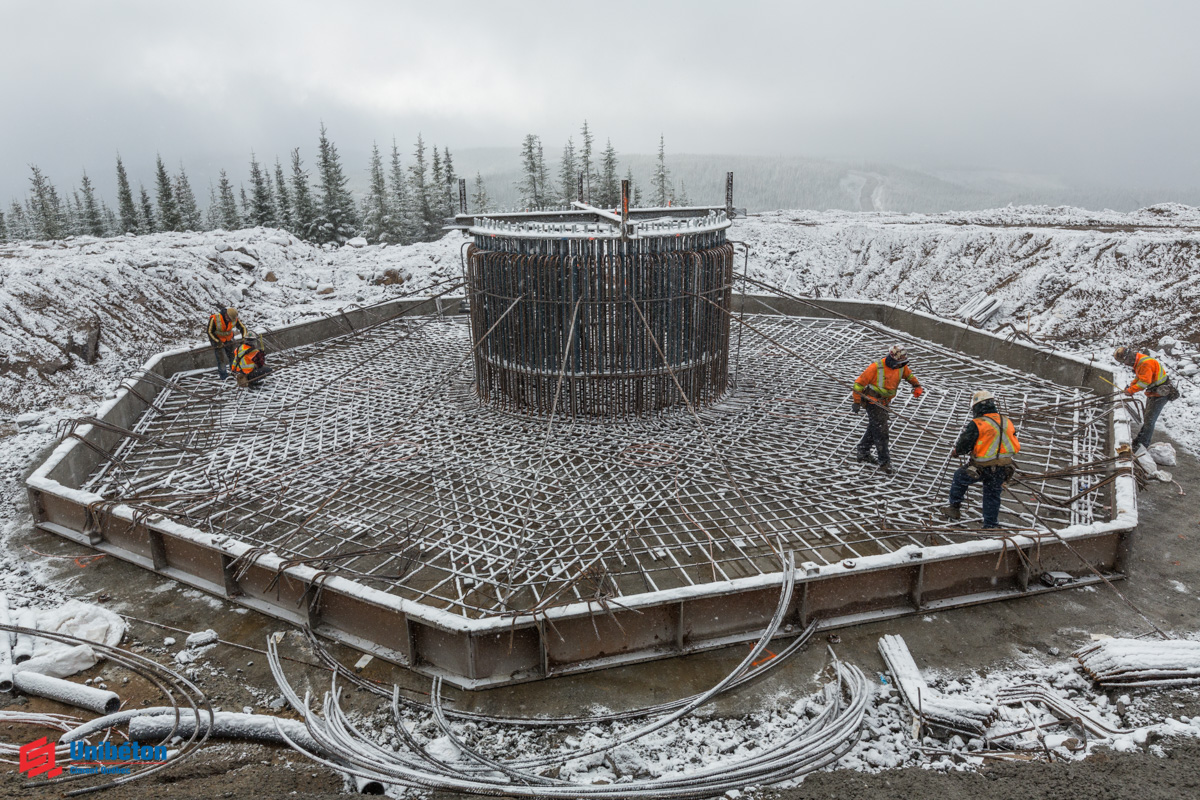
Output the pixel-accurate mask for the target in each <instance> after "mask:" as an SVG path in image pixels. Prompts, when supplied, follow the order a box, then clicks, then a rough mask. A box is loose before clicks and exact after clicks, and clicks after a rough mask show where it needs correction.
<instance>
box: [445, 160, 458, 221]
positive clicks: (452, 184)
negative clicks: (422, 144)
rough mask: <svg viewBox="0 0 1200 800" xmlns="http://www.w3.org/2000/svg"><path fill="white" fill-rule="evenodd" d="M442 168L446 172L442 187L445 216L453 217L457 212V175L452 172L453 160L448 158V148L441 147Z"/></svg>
mask: <svg viewBox="0 0 1200 800" xmlns="http://www.w3.org/2000/svg"><path fill="white" fill-rule="evenodd" d="M442 155H443V156H444V159H443V164H444V166H443V169H444V170H445V172H446V185H445V186H444V187H443V188H444V189H445V192H444V193H443V196H444V197H445V198H446V213H445V214H444V215H443V216H445V217H453V216H454V215H455V214H457V213H458V175H457V174H455V172H454V161H453V159H451V158H450V148H449V147H443V148H442Z"/></svg>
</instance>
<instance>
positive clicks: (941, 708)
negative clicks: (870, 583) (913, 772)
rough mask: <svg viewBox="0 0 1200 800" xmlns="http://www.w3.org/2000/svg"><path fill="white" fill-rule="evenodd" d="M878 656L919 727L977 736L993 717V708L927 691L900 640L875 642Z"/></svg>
mask: <svg viewBox="0 0 1200 800" xmlns="http://www.w3.org/2000/svg"><path fill="white" fill-rule="evenodd" d="M879 653H880V655H882V656H883V660H884V661H885V662H887V665H888V670H889V671H890V672H891V673H892V677H893V678H894V679H895V681H896V685H897V687H898V688H899V689H900V694H901V696H902V697H903V698H904V702H905V704H906V705H907V706H908V707H909V708H910V709H911V710H912V712H913V713H914V714H916V715H917V716H918V717H919V718H920V720H921V723H922V724H923V725H932V726H933V727H935V728H943V729H945V730H950V731H955V732H957V733H963V734H967V735H969V736H981V735H983V732H984V731H985V730H986V729H987V726H988V723H990V722H991V721H992V720H993V719H994V718H995V716H996V708H995V707H994V706H992V705H988V704H987V703H977V702H975V701H974V700H968V699H966V698H963V697H950V696H947V695H944V694H942V693H941V692H938V691H936V690H935V689H932V688H930V687H929V684H927V683H925V679H924V678H922V677H921V671H920V670H919V669H917V662H916V661H914V660H913V657H912V654H911V653H909V651H908V645H907V644H905V643H904V637H902V636H891V635H887V636H884V637H882V638H881V639H880V640H879Z"/></svg>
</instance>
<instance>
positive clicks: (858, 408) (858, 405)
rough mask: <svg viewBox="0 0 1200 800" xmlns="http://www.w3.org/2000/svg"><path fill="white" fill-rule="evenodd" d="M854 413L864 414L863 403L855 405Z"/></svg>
mask: <svg viewBox="0 0 1200 800" xmlns="http://www.w3.org/2000/svg"><path fill="white" fill-rule="evenodd" d="M854 413H855V414H861V413H862V403H855V404H854Z"/></svg>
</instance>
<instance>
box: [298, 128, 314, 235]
mask: <svg viewBox="0 0 1200 800" xmlns="http://www.w3.org/2000/svg"><path fill="white" fill-rule="evenodd" d="M292 217H293V223H294V224H295V226H296V227H295V228H294V229H293V230H292V233H294V234H296V235H297V236H299V237H301V238H303V239H307V238H309V235H310V234H309V231H310V230H312V227H313V222H314V221H315V220H316V218H317V209H316V206H315V205H313V197H312V190H311V189H309V187H308V170H306V169H304V162H303V161H301V160H300V148H299V147H297V148H295V149H293V150H292Z"/></svg>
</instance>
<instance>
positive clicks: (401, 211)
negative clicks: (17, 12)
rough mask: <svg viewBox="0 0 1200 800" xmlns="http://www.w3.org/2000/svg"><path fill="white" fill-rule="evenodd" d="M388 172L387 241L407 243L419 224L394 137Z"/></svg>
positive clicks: (414, 237) (413, 238)
mask: <svg viewBox="0 0 1200 800" xmlns="http://www.w3.org/2000/svg"><path fill="white" fill-rule="evenodd" d="M388 173H389V174H388V178H389V182H390V183H391V186H390V187H389V188H390V191H391V197H390V199H389V203H390V205H391V207H392V217H391V219H390V220H388V236H389V238H388V241H389V242H397V243H401V244H408V243H409V242H412V241H414V240H415V239H416V238H417V231H418V230H419V229H420V227H421V226H420V225H419V224H418V223H417V219H416V209H415V208H414V207H413V201H412V192H410V191H409V190H408V176H407V175H405V173H404V167H403V165H402V164H401V163H400V148H399V147H398V146H397V145H396V139H395V137H393V138H392V161H391V167H390V169H389V170H388Z"/></svg>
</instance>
